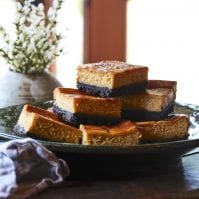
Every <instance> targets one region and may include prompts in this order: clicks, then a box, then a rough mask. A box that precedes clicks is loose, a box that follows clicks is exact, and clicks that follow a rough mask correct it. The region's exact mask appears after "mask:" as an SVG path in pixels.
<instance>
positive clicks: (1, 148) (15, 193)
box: [0, 138, 70, 199]
mask: <svg viewBox="0 0 199 199" xmlns="http://www.w3.org/2000/svg"><path fill="white" fill-rule="evenodd" d="M69 173H70V171H69V168H68V166H67V164H66V162H65V161H64V160H62V159H57V157H56V156H55V154H53V153H52V152H50V151H49V150H48V149H46V148H45V147H43V146H42V145H41V144H40V143H38V142H37V141H35V140H33V139H30V138H25V139H19V140H13V141H9V142H6V143H4V144H2V145H0V198H12V199H15V198H16V199H18V198H20V199H24V198H28V197H30V196H32V195H34V194H36V193H38V192H40V191H42V190H43V189H45V188H47V187H49V186H52V185H56V184H59V183H61V182H63V180H64V178H65V177H66V176H68V175H69Z"/></svg>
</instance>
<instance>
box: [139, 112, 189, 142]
mask: <svg viewBox="0 0 199 199" xmlns="http://www.w3.org/2000/svg"><path fill="white" fill-rule="evenodd" d="M189 123H190V122H189V117H187V116H186V115H172V116H171V117H170V118H168V119H165V120H160V121H146V122H137V123H136V124H137V125H138V126H140V130H141V133H142V138H141V141H142V142H144V143H145V142H163V141H171V140H179V139H185V138H187V137H188V128H189Z"/></svg>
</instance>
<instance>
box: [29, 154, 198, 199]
mask: <svg viewBox="0 0 199 199" xmlns="http://www.w3.org/2000/svg"><path fill="white" fill-rule="evenodd" d="M46 198H48V199H51V198H53V199H54V198H56V199H80V198H81V199H107V198H108V199H109V198H114V199H132V198H141V199H148V198H149V199H150V198H161V199H162V198H176V199H178V198H186V199H187V198H199V153H197V154H194V155H189V156H185V157H183V158H182V161H181V162H179V163H178V164H177V165H176V164H175V165H172V166H171V167H169V168H167V169H165V168H160V169H159V170H158V171H155V172H153V173H151V172H150V173H148V172H147V168H146V171H145V172H144V173H143V175H141V176H135V177H133V176H132V177H131V179H128V180H127V179H120V180H119V179H118V180H108V179H107V180H76V181H73V180H66V181H65V183H63V184H62V185H60V186H58V187H53V188H49V189H47V190H45V191H44V192H42V193H40V194H38V195H36V196H34V197H32V199H46Z"/></svg>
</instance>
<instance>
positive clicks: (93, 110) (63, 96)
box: [54, 88, 121, 117]
mask: <svg viewBox="0 0 199 199" xmlns="http://www.w3.org/2000/svg"><path fill="white" fill-rule="evenodd" d="M54 99H55V104H56V105H57V106H58V107H59V108H61V109H63V110H66V111H69V112H71V113H84V114H88V115H96V116H97V115H99V116H104V117H120V115H121V102H120V100H117V99H113V98H99V97H94V96H89V95H88V94H86V93H84V92H80V91H79V90H77V89H69V88H56V89H55V90H54Z"/></svg>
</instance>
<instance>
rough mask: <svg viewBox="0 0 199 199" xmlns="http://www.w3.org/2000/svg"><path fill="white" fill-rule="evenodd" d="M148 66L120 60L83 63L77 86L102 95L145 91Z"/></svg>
mask: <svg viewBox="0 0 199 199" xmlns="http://www.w3.org/2000/svg"><path fill="white" fill-rule="evenodd" d="M147 81H148V67H146V66H137V65H130V64H127V63H125V62H119V61H101V62H98V63H90V64H83V65H80V66H78V68H77V88H78V89H80V90H82V91H86V92H88V93H91V94H93V95H96V96H100V97H114V96H120V95H130V94H135V93H138V92H141V91H144V90H145V88H146V86H147Z"/></svg>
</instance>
